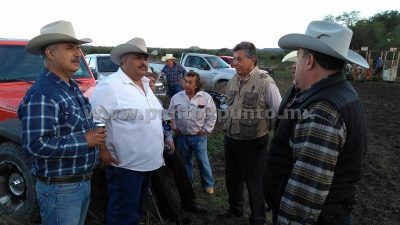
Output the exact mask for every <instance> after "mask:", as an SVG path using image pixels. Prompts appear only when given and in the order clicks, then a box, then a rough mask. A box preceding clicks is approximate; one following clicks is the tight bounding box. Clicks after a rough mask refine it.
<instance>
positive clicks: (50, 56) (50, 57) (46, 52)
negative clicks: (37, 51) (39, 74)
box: [44, 48, 54, 59]
mask: <svg viewBox="0 0 400 225" xmlns="http://www.w3.org/2000/svg"><path fill="white" fill-rule="evenodd" d="M44 54H45V55H46V58H48V59H54V54H53V52H52V51H51V49H50V48H46V49H45V50H44Z"/></svg>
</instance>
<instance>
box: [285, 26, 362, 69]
mask: <svg viewBox="0 0 400 225" xmlns="http://www.w3.org/2000/svg"><path fill="white" fill-rule="evenodd" d="M352 36H353V31H352V30H350V29H349V28H347V27H344V26H342V25H339V24H337V23H332V22H326V21H313V22H311V23H310V24H309V25H308V27H307V30H306V33H305V34H287V35H285V36H283V37H281V38H280V39H279V42H278V45H279V47H281V48H283V49H293V50H294V49H299V48H306V49H310V50H314V51H317V52H321V53H324V54H326V55H329V56H332V57H335V58H338V59H343V60H345V61H349V62H352V63H355V64H358V65H360V66H362V67H365V68H369V65H368V63H367V61H366V60H365V59H364V58H363V57H362V56H361V55H359V54H358V53H355V52H353V51H351V50H349V46H350V42H351V38H352Z"/></svg>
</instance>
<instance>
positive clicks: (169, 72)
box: [161, 62, 186, 85]
mask: <svg viewBox="0 0 400 225" xmlns="http://www.w3.org/2000/svg"><path fill="white" fill-rule="evenodd" d="M161 72H162V73H164V74H165V76H166V78H167V82H168V85H181V80H182V79H183V75H185V73H186V70H185V68H183V67H182V66H181V65H180V64H178V63H175V62H174V65H173V66H172V68H169V66H168V65H165V66H164V68H163V69H162V70H161Z"/></svg>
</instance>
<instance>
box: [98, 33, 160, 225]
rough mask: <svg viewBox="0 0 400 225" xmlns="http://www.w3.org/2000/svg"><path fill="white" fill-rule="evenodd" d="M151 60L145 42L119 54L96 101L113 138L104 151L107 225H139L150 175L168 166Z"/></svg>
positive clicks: (113, 53) (100, 118) (127, 45)
mask: <svg viewBox="0 0 400 225" xmlns="http://www.w3.org/2000/svg"><path fill="white" fill-rule="evenodd" d="M150 56H152V54H150V53H148V52H147V48H146V44H145V42H144V40H143V39H142V38H134V39H132V40H130V41H128V42H127V43H125V44H121V45H118V46H117V47H115V48H113V49H112V51H111V60H112V61H113V62H114V63H116V64H118V65H120V68H119V70H118V71H117V72H116V73H114V74H112V75H110V76H109V77H107V78H105V79H104V80H103V81H102V82H101V83H99V84H98V86H97V87H96V90H95V91H94V93H93V96H92V99H91V103H92V106H93V115H94V120H95V121H98V122H102V123H105V124H106V130H107V133H108V134H109V135H108V136H107V139H106V143H105V145H101V146H100V159H101V160H102V162H103V163H105V164H106V166H108V167H107V168H106V177H107V189H108V209H107V225H111V224H112V225H118V224H123V225H127V224H129V225H136V224H139V222H140V219H141V212H142V210H141V208H142V201H143V197H144V194H145V193H146V192H147V189H148V185H149V178H150V173H151V171H154V170H156V169H158V168H160V167H161V166H162V165H164V160H163V156H162V155H163V149H164V140H163V139H164V137H163V127H162V122H161V112H162V106H161V104H160V103H159V101H158V100H157V97H156V96H155V95H154V94H153V92H152V91H151V89H150V87H149V79H148V78H147V77H144V75H145V73H146V72H147V69H148V62H147V60H148V57H150ZM149 143H151V144H149Z"/></svg>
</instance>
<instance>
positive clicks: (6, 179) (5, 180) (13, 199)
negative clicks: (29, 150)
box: [0, 142, 40, 224]
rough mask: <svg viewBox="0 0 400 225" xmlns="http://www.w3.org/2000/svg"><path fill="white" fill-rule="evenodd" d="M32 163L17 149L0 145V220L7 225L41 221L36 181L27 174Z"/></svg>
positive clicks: (12, 145)
mask: <svg viewBox="0 0 400 225" xmlns="http://www.w3.org/2000/svg"><path fill="white" fill-rule="evenodd" d="M30 168H31V161H30V160H29V159H28V158H27V157H26V156H25V155H24V154H23V153H22V149H21V147H20V146H18V145H16V144H14V143H12V142H5V143H2V144H0V217H2V218H4V219H5V221H7V224H31V223H33V222H37V221H40V217H39V210H38V205H37V201H36V193H35V184H36V180H35V178H34V177H33V176H32V175H31V172H30Z"/></svg>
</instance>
